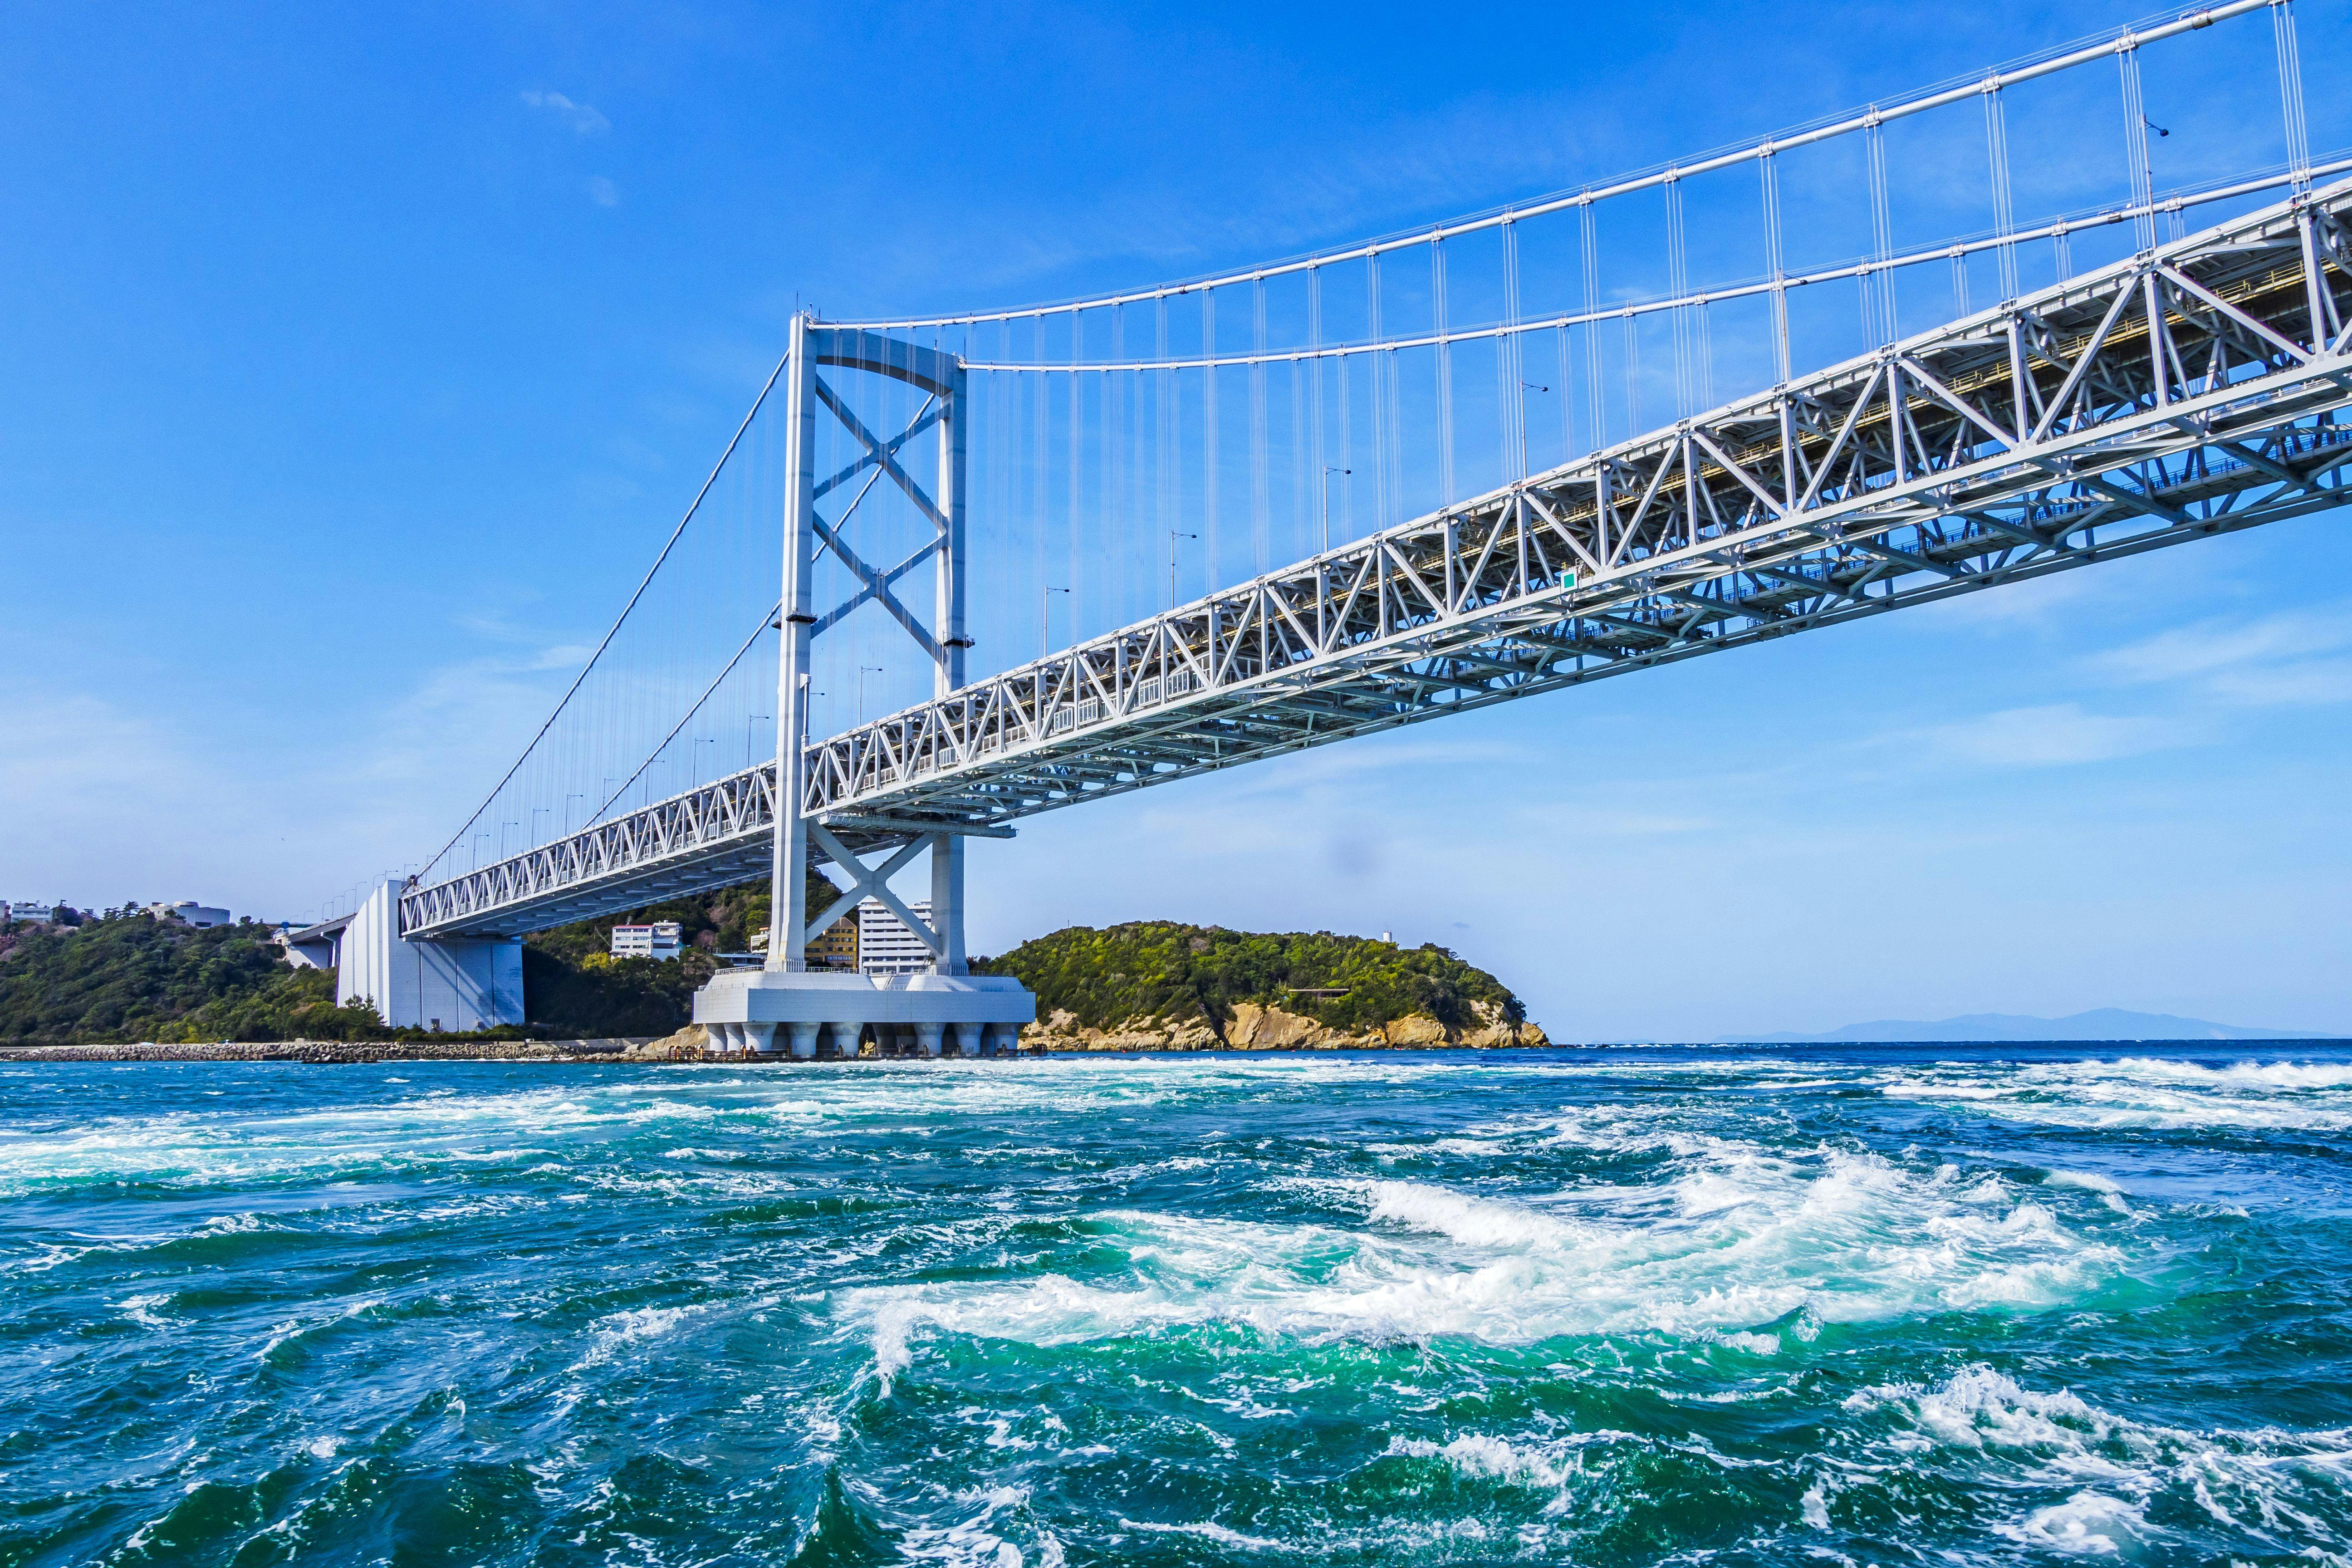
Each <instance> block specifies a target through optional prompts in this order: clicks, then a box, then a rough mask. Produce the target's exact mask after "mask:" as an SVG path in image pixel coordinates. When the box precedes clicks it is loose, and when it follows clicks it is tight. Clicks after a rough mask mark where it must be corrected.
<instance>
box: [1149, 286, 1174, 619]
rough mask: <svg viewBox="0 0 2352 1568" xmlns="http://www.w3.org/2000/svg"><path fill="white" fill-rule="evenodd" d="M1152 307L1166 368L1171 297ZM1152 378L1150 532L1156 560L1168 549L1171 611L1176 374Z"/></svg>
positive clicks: (1154, 339)
mask: <svg viewBox="0 0 2352 1568" xmlns="http://www.w3.org/2000/svg"><path fill="white" fill-rule="evenodd" d="M1151 305H1152V310H1151V315H1152V321H1151V353H1152V357H1153V358H1155V359H1157V360H1159V361H1160V363H1161V365H1162V366H1163V367H1164V366H1165V365H1166V364H1167V363H1168V296H1166V295H1165V294H1162V295H1161V296H1160V298H1159V299H1157V300H1153V301H1152V302H1151ZM1153 377H1154V379H1155V380H1156V381H1157V382H1158V384H1159V385H1158V387H1157V389H1156V396H1155V397H1154V399H1153V404H1154V406H1153V408H1152V415H1153V419H1152V426H1153V437H1154V441H1155V444H1156V449H1155V450H1154V452H1153V454H1152V459H1151V477H1152V479H1153V481H1154V484H1155V486H1156V487H1157V489H1158V490H1159V492H1160V493H1159V501H1160V506H1159V511H1158V513H1157V516H1156V518H1155V520H1154V521H1153V524H1152V529H1151V548H1152V553H1153V555H1154V556H1155V557H1157V555H1158V554H1159V552H1160V546H1161V545H1162V544H1163V543H1164V544H1165V545H1166V546H1167V549H1168V559H1167V560H1166V561H1165V562H1164V563H1161V564H1163V565H1165V566H1166V567H1167V568H1168V582H1169V593H1168V607H1169V608H1170V609H1171V610H1172V609H1174V608H1175V607H1176V591H1175V582H1176V540H1175V537H1174V533H1175V528H1176V524H1175V521H1173V514H1174V512H1175V502H1174V500H1172V498H1171V495H1170V493H1169V490H1170V487H1171V485H1172V484H1173V483H1174V482H1175V477H1176V476H1175V469H1174V468H1172V467H1171V465H1170V463H1169V460H1168V448H1169V447H1170V446H1171V445H1172V444H1173V442H1174V432H1175V421H1176V405H1175V400H1174V397H1173V395H1172V392H1173V387H1174V384H1175V381H1176V372H1174V371H1172V370H1168V369H1165V368H1163V369H1160V370H1159V371H1155V372H1154V373H1153ZM1152 581H1153V582H1154V583H1155V584H1156V583H1157V582H1158V581H1159V574H1156V573H1155V574H1153V577H1152Z"/></svg>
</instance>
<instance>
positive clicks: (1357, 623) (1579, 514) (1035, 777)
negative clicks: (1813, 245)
mask: <svg viewBox="0 0 2352 1568" xmlns="http://www.w3.org/2000/svg"><path fill="white" fill-rule="evenodd" d="M2347 219H2352V182H2347V183H2345V184H2338V185H2336V186H2332V187H2330V188H2328V189H2326V190H2325V191H2322V192H2319V193H2316V194H2315V195H2310V196H2308V197H2302V198H2298V199H2296V200H2295V201H2292V202H2288V203H2284V204H2281V205H2277V206H2274V207H2272V208H2269V209H2267V210H2265V211H2263V212H2261V213H2257V214H2254V215H2252V216H2249V217H2246V218H2244V219H2242V220H2239V221H2237V222H2235V223H2232V224H2230V225H2225V226H2221V227H2219V228H2216V229H2213V230H2210V231H2208V232H2206V233H2204V234H2200V235H2196V236H2192V237H2189V238H2187V239H2184V240H2180V241H2176V242H2175V243H2173V244H2171V245H2168V246H2166V247H2161V248H2159V249H2158V250H2155V251H2152V252H2148V253H2145V254H2143V255H2141V256H2139V257H2137V258H2132V259H2131V260H2128V261H2126V262H2123V263H2120V264H2118V265H2116V266H2115V267H2111V268H2106V269H2105V270H2104V271H2101V272H2098V273H2095V274H2092V275H2088V276H2085V277H2084V278H2080V279H2074V280H2073V281H2071V282H2068V283H2065V284H2063V285H2061V286H2059V287H2056V288H2053V289H2046V290H2043V291H2042V292H2041V293H2039V294H2036V295H2034V296H2032V297H2031V298H2028V299H2025V300H2018V301H2015V302H2013V303H2011V304H2010V305H2007V306H2005V307H2003V308H2001V309H1999V310H1990V311H1985V312H1981V313H1979V314H1978V315H1975V316H1971V317H1969V318H1968V319H1966V320H1963V321H1958V322H1956V323H1953V324H1952V325H1950V326H1948V327H1945V328H1942V329H1939V330H1937V331H1932V332H1928V333H1926V334H1923V335H1921V336H1918V337H1916V338H1913V339H1911V340H1908V341H1906V342H1903V343H1901V344H1899V345H1896V346H1895V347H1894V348H1891V349H1888V350H1885V351H1883V352H1881V353H1876V354H1873V355H1869V356H1865V357H1864V358H1861V359H1856V360H1853V361H1850V362H1848V363H1844V364H1841V365H1837V366H1834V367H1832V368H1830V369H1828V370H1825V371H1822V372H1820V373H1819V374H1814V375H1812V376H1810V377H1807V378H1805V379H1804V380H1803V381H1801V382H1799V383H1796V384H1791V385H1789V386H1785V387H1778V388H1775V389H1773V390H1772V391H1770V392H1769V393H1766V394H1762V395H1758V396H1756V397H1753V398H1750V399H1748V400H1746V401H1743V402H1740V403H1737V404H1733V405H1729V406H1727V407H1725V408H1722V409H1719V410H1717V411H1716V412H1715V413H1713V414H1710V415H1707V416H1703V417H1701V418H1696V419H1692V420H1688V421H1685V422H1683V423H1682V424H1680V425H1677V426H1675V427H1673V428H1672V429H1668V430H1662V431H1657V432H1654V433H1653V434H1651V435H1650V436H1648V437H1644V438H1643V439H1641V440H1639V441H1635V442H1631V443H1627V444H1625V445H1623V446H1620V447H1613V448H1611V449H1609V450H1608V451H1605V452H1601V453H1598V454H1595V455H1593V456H1591V457H1590V458H1582V459H1580V460H1578V461H1576V462H1574V463H1570V464H1569V465H1566V466H1564V467H1562V468H1556V469H1553V470H1551V471H1549V472H1548V473H1545V474H1542V475H1538V476H1537V477H1535V478H1533V479H1529V480H1528V481H1526V482H1525V483H1524V484H1521V485H1516V486H1512V487H1509V488H1507V489H1500V490H1496V491H1494V492H1491V493H1489V494H1487V495H1485V496H1481V497H1479V498H1477V499H1475V500H1470V501H1467V502H1465V503H1463V504H1461V505H1458V506H1455V507H1451V508H1448V509H1447V510H1444V511H1442V512H1439V513H1436V514H1434V515H1433V516H1430V517H1425V518H1422V519H1419V520H1417V521H1413V522H1411V523H1407V524H1404V525H1402V526H1401V527H1398V528H1394V529H1391V530H1388V531H1383V532H1381V533H1379V534H1375V535H1373V536H1371V537H1370V538H1368V539H1365V540H1362V541H1360V542H1356V543H1354V544H1350V545H1348V546H1346V547H1344V548H1341V549H1337V550H1333V551H1329V552H1326V553H1324V554H1322V555H1319V556H1317V557H1315V558H1314V559H1313V560H1310V561H1307V562H1303V563H1298V564H1297V565H1295V566H1292V567H1290V568H1288V569H1286V570H1285V571H1281V572H1277V573H1274V574H1270V575H1268V576H1265V577H1263V578H1260V579H1258V580H1256V581H1255V582H1252V583H1247V584H1240V585H1238V586H1236V587H1234V588H1232V589H1229V590H1226V591H1225V592H1223V593H1220V594H1217V595H1211V596H1210V597H1208V598H1205V599H1202V600H1199V601H1196V602H1195V603H1193V604H1190V605H1183V606H1181V607H1180V608H1178V609H1175V610H1173V611H1171V612H1169V613H1167V614H1164V615H1161V616H1154V617H1153V618H1151V619H1150V620H1148V621H1145V622H1142V623H1139V624H1138V625H1136V626H1129V627H1126V628H1123V629H1122V630H1120V631H1118V632H1115V633H1112V634H1110V635H1108V636H1107V637H1097V638H1095V639H1093V640H1091V641H1089V642H1087V643H1084V644H1081V645H1079V646H1078V647H1074V648H1071V649H1068V650H1066V651H1065V652H1063V653H1060V654H1056V655H1055V656H1053V657H1051V658H1045V659H1041V660H1038V661H1036V662H1034V663H1032V664H1028V665H1024V666H1021V667H1019V668H1013V669H1010V670H1007V671H1005V672H1003V673H1002V674H1000V675H996V676H992V677H991V678H989V679H985V680H982V681H978V682H975V683H973V684H971V685H968V686H965V687H962V688H961V689H956V690H953V691H950V692H949V693H947V694H946V695H945V696H942V697H940V698H937V699H934V700H931V701H929V702H927V703H924V704H921V705H919V706H918V707H915V708H910V709H908V710H904V711H902V712H898V713H894V714H891V715H889V716H887V717H886V718H883V719H880V720H877V721H874V722H872V723H868V724H865V725H861V726H859V727H857V728H856V729H853V730H850V731H845V732H843V733H841V734H838V735H835V736H833V737H831V738H830V739H827V740H824V741H822V742H816V743H815V744H814V745H812V746H810V747H809V748H808V749H807V751H806V752H805V753H804V765H803V776H804V778H805V780H806V785H805V788H806V793H805V795H803V799H802V801H801V812H802V814H803V816H809V817H820V816H827V815H829V814H835V813H843V814H856V816H865V817H874V816H882V817H887V819H889V820H891V821H893V822H898V821H906V822H910V823H912V822H921V823H925V824H929V823H933V822H936V823H938V824H939V825H940V827H941V828H943V829H947V830H950V831H952V830H954V829H955V828H956V827H957V826H959V825H961V826H964V827H967V828H969V827H977V826H1002V825H1003V824H1006V823H1009V822H1010V821H1012V820H1013V819H1015V818H1018V817H1020V816H1026V815H1029V814H1032V813H1034V812H1038V811H1045V810H1050V809H1052V808H1054V807H1055V806H1059V805H1068V804H1071V803H1072V802H1074V801H1077V800H1085V799H1092V798H1095V797H1097V796H1098V795H1108V794H1115V793H1121V792H1124V791H1128V790H1132V789H1139V788H1142V787H1145V786H1146V785H1150V784H1160V783H1165V782H1168V781H1171V780H1173V779H1179V778H1185V777H1190V776H1192V775H1193V774H1196V773H1208V772H1213V771H1216V770H1218V769H1222V768H1226V767H1232V766H1235V765H1237V764H1239V763H1246V762H1251V761H1255V760H1256V759H1259V758H1262V757H1265V756H1268V755H1273V754H1276V753H1279V752H1287V751H1295V750H1298V749H1300V748H1303V747H1306V746H1312V745H1321V744H1327V743H1328V742H1333V741H1337V740H1341V739H1344V738H1346V737H1348V736H1350V735H1360V734H1366V733H1370V732H1373V731H1380V730H1384V729H1390V728H1394V727H1396V726H1398V725H1402V724H1408V723H1414V722H1419V721H1423V720H1425V719H1430V718H1435V717H1438V716H1440V715H1442V714H1445V713H1451V712H1457V711H1461V710H1466V709H1471V708H1478V707H1486V706H1489V705H1491V704H1493V703H1496V702H1501V701H1509V700H1516V699H1517V698H1520V697H1525V696H1528V695H1531V694H1533V693H1536V692H1539V691H1549V690H1556V689H1560V688H1562V687H1567V686H1573V685H1578V684H1581V683H1582V682H1585V681H1589V680H1594V679H1604V678H1606V677H1608V676H1612V675H1617V674H1622V673H1624V672H1626V671H1628V670H1631V669H1638V668H1648V667H1649V666H1651V665H1654V664H1662V663H1668V662H1673V661H1675V660H1678V659H1683V658H1696V657H1698V656H1699V655H1701V654H1705V653H1712V652H1717V651H1720V650H1722V649H1725V648H1728V647H1741V646H1745V645H1747V644H1748V643H1752V642H1757V641H1761V640H1764V639H1766V638H1769V637H1783V636H1787V635H1789V634H1790V633H1792V632H1797V631H1803V630H1809V629H1811V628H1813V627H1816V626H1831V625H1835V624H1837V623H1839V622H1842V621H1846V620H1851V619H1853V618H1855V617H1857V616H1866V615H1876V614H1880V613H1883V612H1885V611H1886V610H1890V609H1895V608H1899V607H1901V606H1903V605H1913V604H1920V603H1926V602H1928V601H1931V600H1934V599H1938V598H1945V597H1948V596H1950V595H1955V594H1961V593H1970V592H1975V591H1978V590H1980V589H1983V588H1988V587H1992V586H1995V585H1997V584H2005V583H2013V582H2018V581H2022V580H2024V579H2026V578H2030V577H2034V576H2041V575H2044V574H2049V573H2052V572H2057V571H2065V570H2072V569H2074V568H2076V567H2080V566H2084V565H2087V564H2090V563H2094V562H2098V561H2107V560H2113V559H2117V558H2120V557H2122V556H2126V555H2132V554H2137V553H2140V552H2145V551H2148V550H2154V549H2159V548H2162V547H2164V546H2166V545H2168V544H2175V543H2179V542H2185V541H2187V540H2189V539H2194V538H2201V537H2206V536H2209V535H2212V534H2218V533H2227V532H2232V531H2239V530H2242V529H2246V528H2251V527H2254V526H2257V525H2259V524H2261V523H2263V522H2268V521H2275V520H2277V519H2280V518H2284V517H2291V516H2295V515H2300V514H2303V513H2305V512H2310V511H2314V510H2320V509H2322V508H2326V507H2331V506H2335V505H2337V504H2339V503H2340V502H2342V501H2343V500H2345V499H2346V492H2345V489H2344V482H2343V477H2342V475H2343V469H2344V468H2345V466H2346V464H2347V462H2352V426H2344V425H2339V424H2337V423H2336V414H2337V411H2338V410H2340V409H2342V408H2344V407H2345V406H2347V405H2352V359H2347V348H2352V329H2347V328H2346V327H2345V326H2344V325H2343V323H2344V322H2345V321H2347V318H2352V309H2347V306H2352V279H2347V272H2346V269H2345V266H2344V262H2343V258H2342V252H2341V250H2340V248H2338V247H2336V244H2335V241H2334V235H2335V234H2336V232H2337V231H2338V230H2339V229H2340V226H2342V225H2343V224H2344V223H2345V222H2346V221H2347ZM2323 231H2324V235H2325V237H2324V238H2323ZM2305 258H2315V261H2316V264H2317V271H2316V276H2315V277H2307V276H2306V274H2305ZM771 776H772V774H771V771H770V770H767V769H754V770H752V771H751V773H747V774H740V775H737V776H736V778H735V779H733V780H729V781H722V784H730V785H731V784H749V783H751V781H755V780H762V781H763V780H766V779H768V778H769V777H771ZM711 787H712V788H714V789H715V788H718V787H719V786H716V785H714V786H711ZM751 793H752V795H757V794H758V793H759V791H758V790H757V789H754V790H753V791H752V792H751ZM689 798H691V797H688V796H681V797H678V800H677V801H672V802H664V803H661V804H660V805H656V806H653V807H648V808H647V813H651V814H658V813H660V812H662V811H664V810H665V809H667V808H671V807H676V806H678V805H680V804H681V803H682V802H685V801H687V800H688V799H689ZM640 815H645V814H640ZM706 815H707V814H706ZM613 826H619V825H617V824H616V825H613ZM753 837H754V839H755V841H758V839H757V830H756V829H754V830H753ZM841 837H842V838H843V839H844V841H845V843H848V844H851V845H853V846H855V847H858V848H860V849H861V850H865V849H869V848H872V847H879V846H880V845H881V844H882V843H883V842H885V841H886V837H887V838H888V841H891V842H904V841H905V839H904V837H903V836H897V837H889V836H879V837H865V838H861V837H857V836H855V835H853V834H852V833H846V832H845V833H843V834H842V835H841ZM569 842H570V841H567V843H566V844H559V845H554V846H550V847H548V848H547V849H545V850H540V851H534V852H532V854H531V855H530V856H524V857H518V858H516V859H515V860H513V861H509V862H502V863H501V865H500V866H499V867H492V868H485V870H483V871H482V872H478V873H476V874H475V875H474V877H472V878H466V879H457V881H454V882H451V883H445V884H443V885H442V886H441V887H439V888H436V889H421V890H419V891H417V892H415V893H412V894H411V895H409V896H408V898H407V899H404V912H405V911H407V910H409V909H410V908H411V906H412V905H413V906H414V907H415V916H416V917H417V918H415V919H408V920H404V924H405V925H407V926H408V927H409V928H410V929H412V930H415V929H419V928H424V929H429V930H435V931H448V932H450V933H453V934H454V933H455V932H456V931H458V930H460V929H465V930H489V929H522V927H520V926H516V925H513V924H512V923H511V921H509V920H508V917H507V916H506V912H505V911H506V909H507V908H508V906H509V905H510V904H512V903H515V902H518V901H519V902H520V903H537V902H538V901H539V898H540V895H538V894H536V893H535V892H534V891H533V890H532V889H538V888H540V887H542V886H547V885H548V884H547V882H546V880H545V879H543V875H542V865H541V862H542V861H543V859H544V858H545V857H548V856H550V855H559V854H561V853H562V852H565V851H566V849H567V844H568V843H569ZM571 863H572V862H564V863H563V864H566V865H568V864H571ZM577 863H578V864H580V865H582V866H583V868H587V869H586V870H585V872H584V874H585V876H586V877H587V878H588V879H590V880H592V881H600V880H604V879H608V878H610V877H613V876H615V875H618V872H617V870H615V871H611V872H606V871H599V870H597V869H594V868H593V867H594V865H595V864H598V863H594V862H591V861H589V860H585V859H582V860H579V861H577ZM548 869H551V868H548ZM710 875H711V876H713V877H714V878H715V876H716V870H715V868H714V870H713V871H712V872H711V873H710ZM501 879H503V880H501ZM573 885H574V886H575V887H576V886H577V884H576V883H575V884H573ZM702 885H705V886H709V885H717V884H716V882H715V881H706V882H704V883H703V884H702ZM509 888H511V889H514V890H513V891H511V892H509V891H507V890H506V889H509ZM550 890H551V891H552V889H550ZM587 896H588V895H587V889H579V890H578V892H577V893H575V894H574V895H573V897H574V898H584V897H587ZM566 907H572V906H570V905H567V906H566ZM605 907H608V908H617V907H626V901H625V900H622V901H620V902H611V903H607V904H606V905H605ZM467 910H480V911H481V914H480V915H478V916H475V917H473V918H472V920H470V921H469V920H468V918H467V914H466V913H465V911H467ZM494 910H495V911H497V913H495V914H494V913H493V911H494ZM485 918H487V919H491V920H498V921H504V922H506V923H503V924H501V925H500V926H499V927H496V928H494V927H493V926H491V925H487V924H482V923H479V922H480V921H482V920H483V919H485ZM565 918H578V917H576V916H569V915H567V916H566V917H565ZM526 923H527V924H528V925H530V927H531V928H533V929H535V928H536V927H538V926H543V925H546V924H551V923H554V921H551V920H549V919H546V918H543V917H541V916H539V915H536V914H534V915H532V916H531V917H530V919H529V920H528V921H527V922H526Z"/></svg>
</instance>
